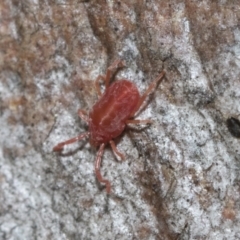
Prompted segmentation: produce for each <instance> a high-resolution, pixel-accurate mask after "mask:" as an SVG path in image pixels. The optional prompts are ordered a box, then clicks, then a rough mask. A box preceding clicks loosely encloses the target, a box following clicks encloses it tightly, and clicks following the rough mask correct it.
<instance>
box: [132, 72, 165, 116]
mask: <svg viewBox="0 0 240 240" xmlns="http://www.w3.org/2000/svg"><path fill="white" fill-rule="evenodd" d="M164 75H165V72H164V71H162V72H161V73H160V74H159V75H158V77H157V78H156V79H155V80H154V81H153V82H152V83H151V84H150V85H149V87H148V89H147V90H146V91H145V93H144V94H143V95H142V96H141V98H140V100H139V102H138V105H137V107H136V109H135V110H134V112H133V113H132V115H131V117H133V116H134V115H135V113H136V112H137V111H138V110H139V108H140V107H141V106H142V104H143V102H144V101H145V100H146V98H147V96H148V95H149V94H150V93H151V92H152V91H153V90H154V89H155V88H156V86H157V84H158V83H159V82H160V80H162V79H163V77H164Z"/></svg>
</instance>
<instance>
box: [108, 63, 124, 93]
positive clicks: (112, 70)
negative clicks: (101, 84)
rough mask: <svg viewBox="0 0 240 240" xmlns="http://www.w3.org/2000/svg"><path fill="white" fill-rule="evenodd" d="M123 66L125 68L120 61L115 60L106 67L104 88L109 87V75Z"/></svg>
mask: <svg viewBox="0 0 240 240" xmlns="http://www.w3.org/2000/svg"><path fill="white" fill-rule="evenodd" d="M124 66H125V65H124V62H123V61H122V60H120V59H118V60H115V61H114V62H113V64H112V65H110V66H109V67H108V69H107V72H106V77H105V87H106V88H107V87H108V86H109V82H110V79H111V73H113V72H114V71H117V69H118V68H122V67H124Z"/></svg>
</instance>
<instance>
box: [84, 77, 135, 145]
mask: <svg viewBox="0 0 240 240" xmlns="http://www.w3.org/2000/svg"><path fill="white" fill-rule="evenodd" d="M139 99H140V94H139V92H138V89H137V87H136V86H135V85H134V84H133V83H131V82H129V81H128V80H118V81H117V82H115V83H113V84H111V85H110V86H109V87H108V88H107V89H106V91H105V92H104V94H103V95H102V97H101V98H100V99H99V101H98V102H97V103H96V104H95V105H94V106H93V108H92V111H91V112H90V114H89V132H90V142H91V144H92V145H93V146H99V145H100V144H101V143H108V142H109V141H110V140H112V139H114V138H116V137H117V136H119V135H120V134H121V133H122V132H123V130H124V128H125V126H126V120H128V119H129V118H131V117H132V116H133V114H134V113H135V110H136V107H137V105H138V102H139Z"/></svg>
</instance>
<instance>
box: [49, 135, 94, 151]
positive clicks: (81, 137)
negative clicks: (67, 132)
mask: <svg viewBox="0 0 240 240" xmlns="http://www.w3.org/2000/svg"><path fill="white" fill-rule="evenodd" d="M89 134H90V133H89V132H85V133H82V134H80V135H78V136H77V137H74V138H71V139H69V140H67V141H64V142H61V143H59V144H58V145H56V146H55V147H54V148H53V151H54V152H59V151H62V149H63V147H64V146H65V145H68V144H71V143H74V142H77V141H80V140H82V139H83V138H85V137H88V136H89Z"/></svg>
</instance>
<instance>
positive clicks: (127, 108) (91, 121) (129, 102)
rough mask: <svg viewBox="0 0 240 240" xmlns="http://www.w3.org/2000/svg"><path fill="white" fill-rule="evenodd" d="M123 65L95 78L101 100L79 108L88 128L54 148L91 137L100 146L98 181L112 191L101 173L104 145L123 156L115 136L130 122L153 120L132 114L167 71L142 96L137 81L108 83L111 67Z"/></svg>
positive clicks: (117, 64) (60, 147)
mask: <svg viewBox="0 0 240 240" xmlns="http://www.w3.org/2000/svg"><path fill="white" fill-rule="evenodd" d="M123 66H124V64H123V62H122V61H121V60H117V61H115V62H114V63H113V64H112V65H111V66H110V67H109V68H108V69H107V73H106V75H105V76H102V75H100V76H99V77H98V78H97V79H96V81H95V86H96V90H97V92H98V95H99V100H98V101H97V102H96V103H95V104H94V106H93V108H92V110H91V111H90V113H89V115H87V114H86V112H85V111H83V110H79V111H78V114H79V116H80V118H81V119H82V120H84V121H85V122H86V123H87V124H88V126H89V131H88V132H85V133H82V134H80V135H79V136H77V137H75V138H71V139H69V140H67V141H65V142H61V143H59V144H58V145H56V146H55V147H54V148H53V151H61V150H62V149H63V147H64V146H65V145H67V144H71V143H73V142H76V141H80V140H82V139H83V138H85V137H89V138H90V143H91V145H92V146H94V147H99V150H98V153H97V157H96V160H95V173H96V177H97V179H98V181H99V182H100V183H102V184H105V186H106V191H107V193H110V192H111V184H110V182H109V181H108V180H107V179H104V178H103V177H102V175H101V173H100V165H101V159H102V155H103V152H104V148H105V146H106V145H107V144H108V143H109V144H110V145H111V147H112V150H113V152H114V153H115V154H116V155H118V156H119V157H120V158H121V159H124V155H123V154H122V153H120V152H119V151H118V150H117V148H116V145H115V143H114V141H113V140H114V139H115V138H116V137H118V136H119V135H120V134H121V133H122V132H123V131H124V129H125V127H126V125H127V124H139V123H144V124H146V123H150V122H151V121H150V120H137V119H133V118H134V116H135V114H136V113H137V112H138V110H139V108H140V107H141V106H142V104H143V102H144V101H145V99H146V98H147V96H148V95H149V94H150V93H151V92H152V91H153V90H154V89H155V88H156V86H157V84H158V83H159V82H160V80H161V79H162V78H163V77H164V74H165V72H164V71H163V72H161V73H160V75H159V76H158V77H157V78H156V79H155V80H154V81H153V82H152V83H151V84H150V86H149V87H148V88H147V90H146V91H145V92H144V94H143V95H142V96H141V95H140V94H139V91H138V89H137V87H136V86H135V84H133V83H132V82H130V81H128V80H126V79H122V80H118V81H116V82H115V83H112V84H111V85H109V82H110V76H111V73H112V71H116V70H117V69H118V68H120V67H123ZM100 80H102V81H104V82H105V92H104V93H103V94H102V93H101V90H100V86H99V81H100Z"/></svg>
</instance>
